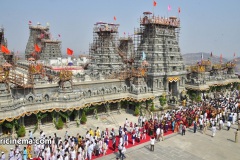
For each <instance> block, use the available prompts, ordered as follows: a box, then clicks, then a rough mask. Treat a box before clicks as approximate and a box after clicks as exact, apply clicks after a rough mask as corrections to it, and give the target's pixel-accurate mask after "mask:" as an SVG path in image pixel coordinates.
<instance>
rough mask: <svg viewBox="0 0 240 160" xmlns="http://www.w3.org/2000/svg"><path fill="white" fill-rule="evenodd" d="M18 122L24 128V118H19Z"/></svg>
mask: <svg viewBox="0 0 240 160" xmlns="http://www.w3.org/2000/svg"><path fill="white" fill-rule="evenodd" d="M19 122H20V125H23V126H24V117H21V118H20V119H19Z"/></svg>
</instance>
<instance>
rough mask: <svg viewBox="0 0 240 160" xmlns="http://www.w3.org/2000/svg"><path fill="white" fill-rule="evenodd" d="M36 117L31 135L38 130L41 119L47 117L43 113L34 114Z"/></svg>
mask: <svg viewBox="0 0 240 160" xmlns="http://www.w3.org/2000/svg"><path fill="white" fill-rule="evenodd" d="M36 117H37V124H36V126H35V129H34V131H33V133H34V132H36V130H38V129H40V124H41V120H42V119H43V118H45V117H47V114H46V113H44V114H43V113H41V112H38V113H37V114H36Z"/></svg>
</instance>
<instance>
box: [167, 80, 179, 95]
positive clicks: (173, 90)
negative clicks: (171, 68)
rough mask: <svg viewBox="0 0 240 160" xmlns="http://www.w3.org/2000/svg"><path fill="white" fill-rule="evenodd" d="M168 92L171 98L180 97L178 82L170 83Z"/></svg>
mask: <svg viewBox="0 0 240 160" xmlns="http://www.w3.org/2000/svg"><path fill="white" fill-rule="evenodd" d="M168 89H169V90H168V91H169V93H170V94H171V96H177V95H178V87H177V82H175V81H173V82H168Z"/></svg>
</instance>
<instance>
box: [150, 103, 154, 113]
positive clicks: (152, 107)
mask: <svg viewBox="0 0 240 160" xmlns="http://www.w3.org/2000/svg"><path fill="white" fill-rule="evenodd" d="M150 110H151V111H152V112H153V111H155V106H154V104H153V103H152V105H151V109H150Z"/></svg>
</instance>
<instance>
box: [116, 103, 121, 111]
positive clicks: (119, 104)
mask: <svg viewBox="0 0 240 160" xmlns="http://www.w3.org/2000/svg"><path fill="white" fill-rule="evenodd" d="M117 109H118V112H119V113H120V114H121V102H117Z"/></svg>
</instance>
